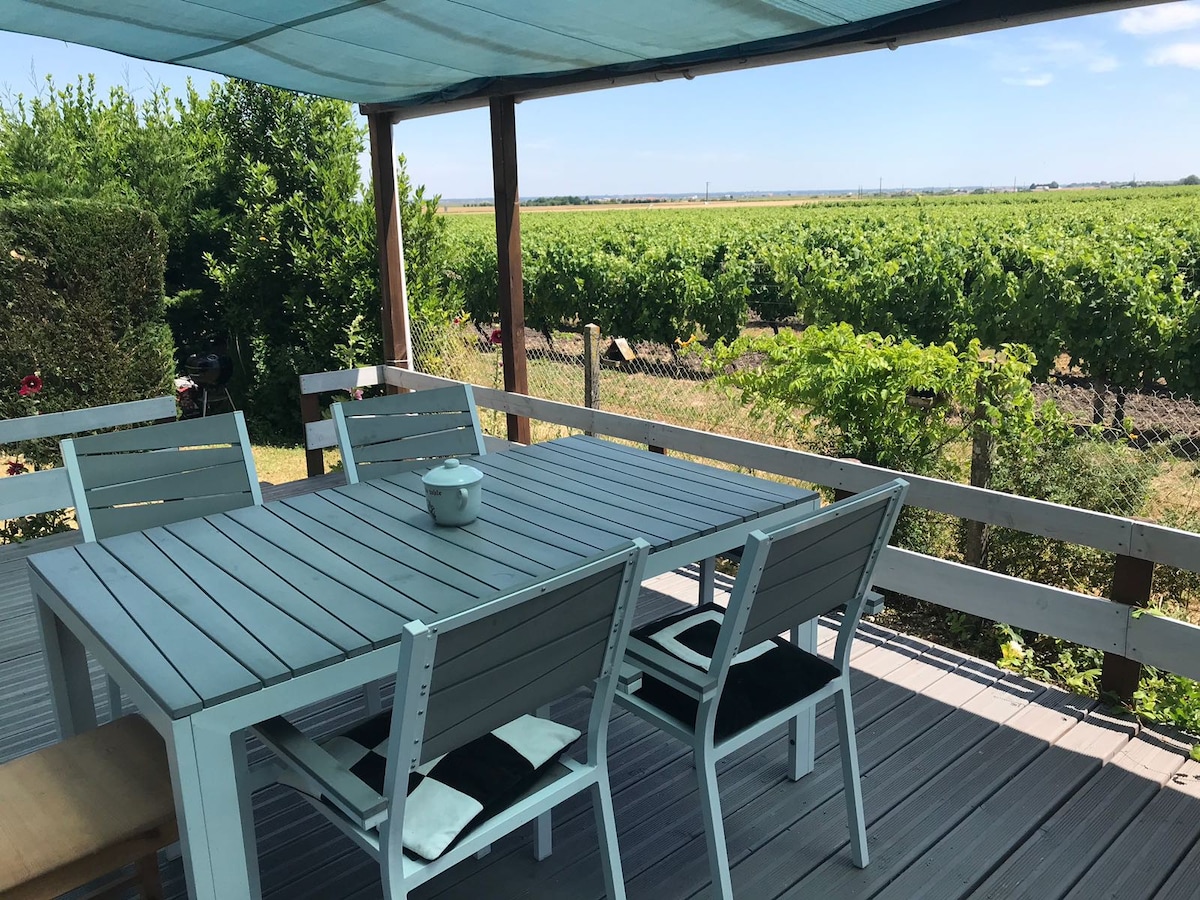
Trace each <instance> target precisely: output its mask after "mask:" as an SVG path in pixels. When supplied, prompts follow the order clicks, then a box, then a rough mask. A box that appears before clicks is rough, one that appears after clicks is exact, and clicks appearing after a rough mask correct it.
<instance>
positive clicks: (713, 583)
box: [700, 556, 717, 606]
mask: <svg viewBox="0 0 1200 900" xmlns="http://www.w3.org/2000/svg"><path fill="white" fill-rule="evenodd" d="M716 590H717V558H716V557H715V556H710V557H709V558H708V559H702V560H700V605H701V606H703V605H704V604H705V603H712V602H713V598H714V597H715V596H716Z"/></svg>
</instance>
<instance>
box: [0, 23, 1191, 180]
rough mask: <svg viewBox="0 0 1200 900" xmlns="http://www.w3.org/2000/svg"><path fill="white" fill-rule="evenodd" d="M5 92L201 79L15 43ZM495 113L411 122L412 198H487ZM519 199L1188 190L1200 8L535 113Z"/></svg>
mask: <svg viewBox="0 0 1200 900" xmlns="http://www.w3.org/2000/svg"><path fill="white" fill-rule="evenodd" d="M0 60H2V62H0V85H2V86H3V87H4V88H5V89H6V90H7V92H8V93H9V95H10V96H11V95H12V94H16V93H25V94H30V93H34V92H36V91H37V90H38V89H39V87H40V85H41V79H42V78H43V77H44V76H45V75H53V76H54V77H55V79H56V80H57V81H59V82H60V83H62V82H65V81H68V80H73V79H74V77H75V76H76V75H78V74H86V73H95V75H96V76H97V80H98V82H99V84H100V85H101V86H102V87H107V86H108V85H110V84H124V85H126V86H127V87H130V88H131V89H133V90H134V92H135V93H145V92H146V91H148V90H149V89H150V88H149V86H150V85H151V84H152V83H155V82H157V83H161V84H164V85H167V86H168V87H170V88H172V90H173V91H179V90H181V89H182V86H183V84H184V83H185V80H186V78H187V77H188V76H189V75H191V77H192V78H193V79H194V80H196V81H198V82H199V83H200V84H201V85H203V84H206V83H207V81H208V80H210V79H211V77H212V76H210V75H208V74H207V73H204V72H196V71H190V70H186V69H181V68H178V67H172V66H165V65H158V64H152V63H145V62H143V61H140V60H134V59H126V58H124V57H121V56H118V55H116V54H113V53H107V52H105V51H100V50H93V49H90V48H86V47H77V46H74V45H68V44H64V43H63V42H61V41H50V40H45V39H41V38H34V37H28V36H25V35H16V34H8V33H0ZM488 135H489V131H488V117H487V113H486V111H471V112H463V113H454V114H450V115H444V116H436V117H431V118H428V119H419V120H414V121H411V122H402V123H400V124H399V125H398V126H397V128H396V144H397V147H398V148H399V150H400V151H401V152H403V153H405V154H406V155H407V157H408V161H409V170H410V173H411V174H412V176H413V178H414V180H415V181H417V182H418V183H424V184H426V185H427V186H428V188H429V189H430V191H432V192H436V193H440V194H442V195H443V196H446V197H480V196H489V195H490V194H491V190H492V181H491V157H490V144H489V136H488ZM517 138H518V145H519V155H520V166H521V193H522V195H523V196H527V197H528V196H537V195H553V194H579V195H591V196H602V195H608V194H634V193H652V192H676V193H677V192H696V193H701V194H702V193H703V192H704V189H705V183H706V182H707V183H708V184H709V186H710V190H711V191H712V193H713V194H719V193H721V192H722V191H748V190H784V189H789V188H790V189H805V188H812V189H840V188H848V189H855V188H858V187H859V186H862V187H863V189H864V190H873V189H877V188H878V187H879V182H880V179H881V178H882V180H883V187H884V189H885V190H886V189H898V188H901V187H926V186H955V185H981V184H982V185H1005V184H1008V185H1011V184H1012V183H1013V182H1014V180H1015V181H1016V182H1017V183H1019V184H1029V183H1031V182H1049V181H1051V180H1057V181H1059V182H1063V183H1066V182H1072V181H1099V180H1110V181H1124V180H1129V179H1131V178H1134V177H1135V176H1136V177H1137V178H1138V179H1139V180H1160V179H1161V180H1174V179H1177V178H1181V177H1183V176H1185V175H1188V174H1190V173H1197V174H1200V0H1189V2H1176V3H1168V4H1163V5H1161V6H1155V7H1147V8H1143V9H1140V10H1134V11H1126V12H1117V13H1106V14H1103V15H1097V16H1088V17H1082V18H1075V19H1067V20H1064V21H1060V22H1054V23H1049V24H1045V25H1034V26H1027V27H1023V28H1014V29H1007V30H1005V31H998V32H991V33H988V34H981V35H974V36H969V37H964V38H957V39H953V40H949V41H940V42H936V43H930V44H922V45H914V46H908V47H901V48H900V49H898V50H896V51H895V52H892V51H887V50H880V51H874V52H870V53H862V54H854V55H850V56H843V57H838V58H835V59H828V60H817V61H812V62H803V63H794V64H790V65H784V66H773V67H767V68H762V69H756V70H753V71H749V72H739V73H729V74H724V75H710V76H703V77H700V78H696V79H695V80H693V81H682V80H679V81H671V82H667V83H663V84H655V85H644V86H638V87H629V88H619V89H615V90H608V91H597V92H593V93H586V94H578V95H574V96H571V97H563V98H555V99H548V100H538V101H531V102H528V103H523V104H521V105H520V106H518V108H517Z"/></svg>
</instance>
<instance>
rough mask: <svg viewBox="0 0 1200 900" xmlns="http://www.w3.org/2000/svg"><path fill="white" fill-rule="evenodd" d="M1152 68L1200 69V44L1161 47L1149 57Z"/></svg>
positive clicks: (1147, 58) (1148, 60)
mask: <svg viewBox="0 0 1200 900" xmlns="http://www.w3.org/2000/svg"><path fill="white" fill-rule="evenodd" d="M1146 63H1147V64H1148V65H1151V66H1183V67H1184V68H1185V69H1200V44H1171V45H1169V46H1166V47H1159V48H1158V49H1157V50H1155V51H1154V52H1153V53H1151V54H1150V55H1149V56H1148V57H1146Z"/></svg>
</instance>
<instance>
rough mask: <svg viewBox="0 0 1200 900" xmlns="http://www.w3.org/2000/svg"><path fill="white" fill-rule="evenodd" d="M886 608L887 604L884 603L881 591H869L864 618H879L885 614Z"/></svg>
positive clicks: (864, 608)
mask: <svg viewBox="0 0 1200 900" xmlns="http://www.w3.org/2000/svg"><path fill="white" fill-rule="evenodd" d="M885 607H886V603H885V602H884V598H883V594H881V593H879V591H867V597H866V600H865V602H864V603H863V615H864V616H877V615H879V614H880V613H881V612H883V610H884V609H885Z"/></svg>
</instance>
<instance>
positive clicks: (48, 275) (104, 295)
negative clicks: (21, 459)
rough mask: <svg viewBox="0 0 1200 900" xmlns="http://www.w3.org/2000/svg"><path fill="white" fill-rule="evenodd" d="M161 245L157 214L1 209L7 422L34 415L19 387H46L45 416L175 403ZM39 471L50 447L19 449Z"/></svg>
mask: <svg viewBox="0 0 1200 900" xmlns="http://www.w3.org/2000/svg"><path fill="white" fill-rule="evenodd" d="M163 257H164V244H163V236H162V232H161V230H160V228H159V226H158V221H157V220H156V219H155V217H154V215H153V214H152V213H148V212H145V211H142V210H138V209H134V208H133V207H129V206H120V205H114V204H109V203H102V202H93V201H79V200H68V201H28V202H26V201H19V202H10V203H7V204H3V205H0V418H15V417H20V416H24V415H28V414H29V413H30V411H31V410H30V407H29V404H28V402H26V398H24V397H21V396H20V395H19V394H18V388H19V387H20V383H21V379H22V378H24V377H25V376H27V375H30V374H32V373H37V374H38V375H40V376H41V378H42V379H43V381H44V390H43V391H42V392H41V394H40V396H39V408H38V410H37V411H38V412H40V413H50V412H60V411H64V410H69V409H79V408H83V407H90V406H101V405H103V404H106V403H120V402H123V401H127V400H140V399H144V398H146V397H156V396H162V395H163V394H165V393H170V390H171V374H172V356H173V352H174V349H173V344H172V341H171V334H170V331H169V330H168V329H167V326H166V324H165V322H164V309H163ZM21 450H22V452H25V453H26V455H27V456H28V457H29V458H31V459H33V460H35V461H37V462H45V461H48V460H49V459H52V458H54V457H56V455H57V448H56V447H54V445H53V442H42V444H41V445H40V446H37V447H28V448H21Z"/></svg>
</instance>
